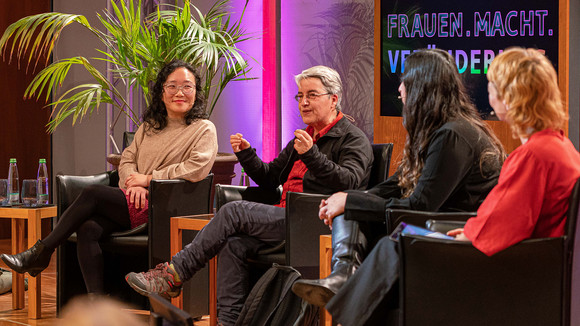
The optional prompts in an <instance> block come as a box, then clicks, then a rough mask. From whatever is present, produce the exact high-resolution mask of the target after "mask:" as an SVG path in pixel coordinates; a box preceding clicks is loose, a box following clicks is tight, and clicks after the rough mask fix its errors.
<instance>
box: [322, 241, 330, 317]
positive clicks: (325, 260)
mask: <svg viewBox="0 0 580 326" xmlns="http://www.w3.org/2000/svg"><path fill="white" fill-rule="evenodd" d="M319 257H320V274H319V275H320V278H321V279H322V278H325V277H327V276H328V275H330V273H331V269H332V262H331V261H332V236H331V235H321V236H320V256H319ZM320 325H324V326H331V325H332V317H331V316H330V314H329V313H328V311H326V309H321V310H320Z"/></svg>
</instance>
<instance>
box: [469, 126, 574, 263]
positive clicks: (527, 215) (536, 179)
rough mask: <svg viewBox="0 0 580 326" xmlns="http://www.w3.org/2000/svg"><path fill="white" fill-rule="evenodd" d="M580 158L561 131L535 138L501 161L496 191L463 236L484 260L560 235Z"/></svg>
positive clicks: (534, 135)
mask: <svg viewBox="0 0 580 326" xmlns="http://www.w3.org/2000/svg"><path fill="white" fill-rule="evenodd" d="M579 177H580V154H579V153H578V151H576V149H575V148H574V145H572V142H570V140H569V139H568V138H567V137H565V136H564V133H563V132H562V131H560V132H557V131H553V130H551V129H546V130H543V131H539V132H536V133H534V134H533V135H532V136H531V137H530V139H529V140H528V141H527V142H526V143H525V144H523V145H521V146H520V147H518V148H517V149H516V150H514V151H513V152H512V153H511V154H510V155H509V157H508V158H507V160H506V161H505V163H504V165H503V167H502V169H501V173H500V176H499V181H498V184H497V186H495V188H493V190H492V191H491V192H490V193H489V195H488V196H487V198H486V199H485V201H484V202H483V203H482V204H481V206H480V207H479V209H478V211H477V216H476V217H474V218H471V219H469V220H468V221H467V224H466V225H465V229H464V233H465V236H467V238H469V239H470V240H471V241H472V243H473V245H474V246H475V247H476V248H477V249H479V250H481V251H482V252H483V253H485V254H486V255H488V256H491V255H493V254H495V253H497V252H499V251H501V250H504V249H506V248H508V247H509V246H511V245H514V244H516V243H518V242H520V241H522V240H525V239H529V238H545V237H559V236H561V235H563V234H564V226H565V223H566V212H567V210H568V197H569V196H570V193H571V192H572V188H573V187H574V184H575V183H576V180H577V179H578V178H579Z"/></svg>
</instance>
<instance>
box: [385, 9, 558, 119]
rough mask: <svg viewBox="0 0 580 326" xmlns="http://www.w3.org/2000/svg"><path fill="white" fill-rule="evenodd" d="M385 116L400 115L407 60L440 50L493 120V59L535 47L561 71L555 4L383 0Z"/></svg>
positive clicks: (487, 116) (482, 109) (481, 111)
mask: <svg viewBox="0 0 580 326" xmlns="http://www.w3.org/2000/svg"><path fill="white" fill-rule="evenodd" d="M380 1H381V116H400V115H401V110H402V103H401V101H400V100H399V99H398V98H397V97H398V95H399V94H398V91H397V88H398V87H399V84H400V76H401V74H403V73H404V71H405V58H406V57H407V56H409V55H410V54H411V53H413V51H417V50H419V49H429V48H440V49H443V50H446V51H448V52H449V53H450V54H451V55H452V56H453V57H454V58H455V61H456V64H457V68H458V70H459V72H460V73H461V75H462V76H463V79H464V81H465V84H466V87H467V89H468V92H469V94H470V95H471V98H472V99H473V101H474V103H475V105H476V106H477V108H478V110H479V112H480V113H481V115H482V116H483V117H484V118H487V119H495V117H494V116H493V115H490V113H491V111H492V109H491V107H490V106H489V103H488V100H487V79H486V76H485V74H486V73H487V69H488V67H489V65H490V64H491V62H492V61H493V59H494V58H495V56H496V55H497V54H499V53H501V52H502V51H503V50H504V49H506V48H509V47H512V46H521V47H526V48H529V47H531V48H537V49H540V50H542V51H544V53H545V54H546V56H547V57H548V58H549V59H550V61H551V62H552V63H553V64H554V67H555V68H556V71H558V26H559V25H558V24H559V22H558V13H559V6H558V1H556V0H528V1H526V2H522V1H516V0H487V1H465V0H443V1H432V0H402V1H394V2H393V1H392V0H390V1H389V0H380Z"/></svg>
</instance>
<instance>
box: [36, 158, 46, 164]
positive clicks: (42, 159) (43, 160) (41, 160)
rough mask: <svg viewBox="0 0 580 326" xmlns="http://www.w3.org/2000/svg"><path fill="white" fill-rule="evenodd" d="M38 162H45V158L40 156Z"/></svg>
mask: <svg viewBox="0 0 580 326" xmlns="http://www.w3.org/2000/svg"><path fill="white" fill-rule="evenodd" d="M38 163H46V159H45V158H41V159H40V160H38Z"/></svg>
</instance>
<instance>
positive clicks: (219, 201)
mask: <svg viewBox="0 0 580 326" xmlns="http://www.w3.org/2000/svg"><path fill="white" fill-rule="evenodd" d="M281 197H282V189H281V188H280V187H278V188H276V189H275V190H271V189H265V188H262V187H246V186H231V185H223V184H216V185H215V206H216V210H218V211H219V209H220V208H221V207H222V206H223V205H225V204H227V203H229V202H231V201H236V200H248V201H253V202H257V203H262V204H269V205H274V204H277V203H279V202H280V198H281Z"/></svg>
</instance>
